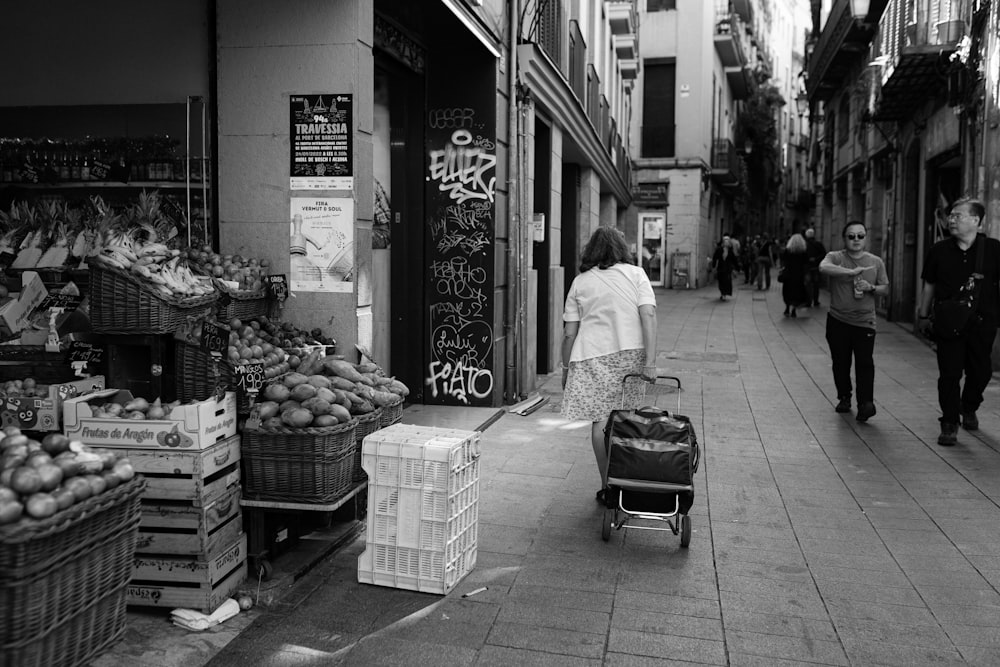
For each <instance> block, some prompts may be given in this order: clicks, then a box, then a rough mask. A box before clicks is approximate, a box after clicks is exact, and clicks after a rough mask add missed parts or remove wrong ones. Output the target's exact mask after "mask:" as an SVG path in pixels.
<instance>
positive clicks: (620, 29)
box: [604, 0, 639, 35]
mask: <svg viewBox="0 0 1000 667" xmlns="http://www.w3.org/2000/svg"><path fill="white" fill-rule="evenodd" d="M604 5H605V7H606V9H607V12H608V23H609V24H610V25H611V34H612V35H630V34H635V32H636V26H637V25H638V23H639V21H638V18H637V15H636V11H635V0H606V2H605V3H604Z"/></svg>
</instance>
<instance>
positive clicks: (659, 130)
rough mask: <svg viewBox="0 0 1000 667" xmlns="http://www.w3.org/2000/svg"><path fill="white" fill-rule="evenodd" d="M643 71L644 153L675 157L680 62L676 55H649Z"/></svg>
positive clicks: (651, 155) (645, 154)
mask: <svg viewBox="0 0 1000 667" xmlns="http://www.w3.org/2000/svg"><path fill="white" fill-rule="evenodd" d="M642 72H643V79H642V82H643V83H642V157H674V122H675V115H674V111H675V110H674V88H675V87H676V80H677V64H676V62H675V61H674V59H673V58H655V59H649V60H645V61H643V64H642Z"/></svg>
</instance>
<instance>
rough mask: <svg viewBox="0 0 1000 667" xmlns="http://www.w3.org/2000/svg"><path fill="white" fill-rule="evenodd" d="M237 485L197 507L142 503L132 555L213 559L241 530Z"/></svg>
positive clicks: (176, 502)
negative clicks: (188, 555)
mask: <svg viewBox="0 0 1000 667" xmlns="http://www.w3.org/2000/svg"><path fill="white" fill-rule="evenodd" d="M239 502H240V486H239V485H238V484H234V485H232V486H230V487H228V488H227V490H226V492H225V493H224V494H223V495H222V496H220V497H218V498H216V499H215V500H213V501H212V502H210V503H209V504H207V505H205V506H203V507H199V506H197V505H193V504H191V503H190V502H185V501H164V500H148V499H147V500H144V501H143V503H142V515H141V518H140V521H139V539H138V541H137V543H136V552H137V553H143V554H191V555H200V556H204V557H207V558H211V557H214V555H215V554H216V552H217V551H218V550H219V549H222V548H225V547H226V546H228V545H230V544H232V541H233V539H234V538H235V536H236V535H239V533H240V532H241V531H242V526H243V522H242V518H241V512H240V505H239Z"/></svg>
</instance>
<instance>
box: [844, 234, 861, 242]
mask: <svg viewBox="0 0 1000 667" xmlns="http://www.w3.org/2000/svg"><path fill="white" fill-rule="evenodd" d="M846 236H847V240H848V241H864V240H865V235H864V234H846Z"/></svg>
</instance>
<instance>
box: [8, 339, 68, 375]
mask: <svg viewBox="0 0 1000 667" xmlns="http://www.w3.org/2000/svg"><path fill="white" fill-rule="evenodd" d="M66 357H67V352H66V351H65V350H62V351H59V352H47V351H46V350H45V346H44V345H0V381H4V382H6V381H7V380H23V379H25V378H29V377H30V378H34V379H35V380H36V381H38V382H40V383H42V384H59V383H62V382H71V381H73V380H79V379H80V378H79V377H77V376H76V375H75V374H74V373H73V369H72V368H71V367H70V365H69V362H68V361H67V358H66Z"/></svg>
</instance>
